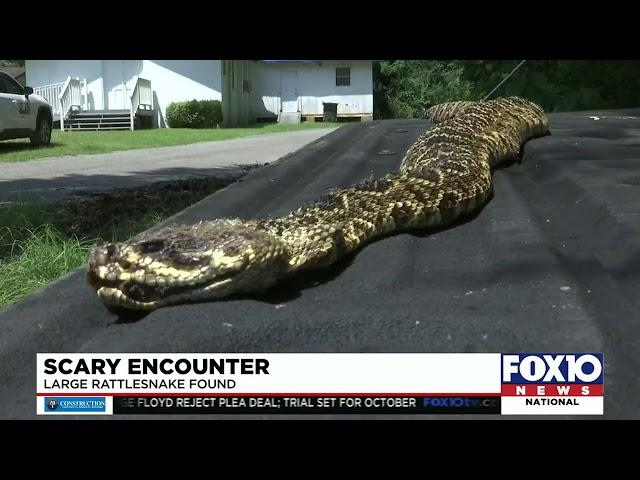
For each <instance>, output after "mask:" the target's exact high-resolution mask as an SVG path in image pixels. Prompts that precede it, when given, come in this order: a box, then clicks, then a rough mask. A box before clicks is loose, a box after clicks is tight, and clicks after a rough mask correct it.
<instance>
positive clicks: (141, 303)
mask: <svg viewBox="0 0 640 480" xmlns="http://www.w3.org/2000/svg"><path fill="white" fill-rule="evenodd" d="M285 253H286V252H285V247H284V246H283V244H282V243H281V242H280V241H279V240H277V239H276V238H275V237H274V236H272V235H270V234H269V233H267V232H266V231H264V230H261V229H260V228H258V227H257V225H256V224H249V223H243V222H241V221H238V220H217V221H212V222H201V223H199V224H195V225H189V226H185V225H183V226H168V227H164V228H163V229H160V230H158V231H155V232H152V233H148V234H145V235H144V236H141V237H139V238H138V239H137V241H135V242H131V243H107V244H100V245H95V246H94V247H93V248H92V250H91V252H90V255H89V268H88V272H87V281H88V283H89V284H90V285H91V286H92V287H93V288H94V289H95V290H96V291H97V293H98V297H99V298H100V299H101V300H102V302H103V303H104V304H105V305H107V306H108V307H115V308H124V309H130V310H154V309H156V308H158V307H161V306H165V305H170V304H175V303H181V302H184V301H194V300H208V299H216V298H221V297H226V296H228V295H232V294H235V293H243V292H252V291H259V290H264V289H267V288H268V287H270V286H271V285H272V284H273V283H275V281H276V280H277V279H278V277H279V276H280V274H281V273H283V272H284V271H285V269H286V268H287V262H286V260H285V257H286V255H285Z"/></svg>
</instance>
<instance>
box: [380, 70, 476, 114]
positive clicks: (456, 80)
mask: <svg viewBox="0 0 640 480" xmlns="http://www.w3.org/2000/svg"><path fill="white" fill-rule="evenodd" d="M376 73H377V75H376V76H377V77H378V79H379V81H380V83H381V86H382V88H381V90H380V91H379V92H377V98H376V100H374V102H375V103H376V104H377V106H378V111H377V116H378V118H411V117H420V116H421V115H422V112H423V110H424V108H425V107H428V106H431V105H435V104H437V103H441V102H447V101H451V100H469V99H471V98H472V84H471V82H469V81H467V80H465V79H464V78H463V73H464V70H463V68H462V67H461V66H460V65H458V64H457V63H455V62H445V61H431V60H394V61H388V62H382V63H380V64H379V67H378V70H377V71H376Z"/></svg>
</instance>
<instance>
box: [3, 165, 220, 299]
mask: <svg viewBox="0 0 640 480" xmlns="http://www.w3.org/2000/svg"><path fill="white" fill-rule="evenodd" d="M228 183H229V181H226V180H224V181H223V180H219V179H215V178H210V179H206V178H205V179H192V180H183V181H177V182H175V181H174V182H167V183H164V184H159V185H151V186H145V187H139V188H134V189H126V190H117V191H113V192H107V193H100V194H95V195H92V196H89V197H81V198H76V199H70V200H67V201H65V202H62V203H58V204H45V203H37V202H34V201H21V202H15V203H11V204H9V205H5V206H1V207H0V308H2V307H3V306H5V305H8V304H11V303H13V302H15V301H17V300H19V299H20V298H22V297H24V296H25V295H27V294H28V293H30V292H31V291H33V290H35V289H37V288H39V287H42V286H44V285H46V284H48V283H50V282H52V281H54V280H55V279H57V278H59V277H61V276H62V275H65V274H67V273H69V272H71V271H73V270H75V269H76V268H78V267H80V266H81V265H84V264H86V262H87V257H88V252H89V249H90V248H91V246H92V245H93V244H94V243H96V242H97V241H100V240H103V241H107V242H120V241H125V240H127V239H129V238H131V237H132V236H134V235H137V234H138V233H140V232H142V231H144V230H147V229H149V228H150V227H151V226H153V225H155V224H157V223H158V222H160V221H162V220H163V219H165V218H168V217H170V216H172V215H174V214H175V213H177V212H179V211H181V210H183V209H184V208H186V207H188V206H189V205H192V204H193V203H195V202H197V201H199V200H201V199H202V198H204V197H206V196H208V195H210V194H211V193H213V192H215V191H216V190H219V189H220V188H222V187H224V186H226V185H227V184H228Z"/></svg>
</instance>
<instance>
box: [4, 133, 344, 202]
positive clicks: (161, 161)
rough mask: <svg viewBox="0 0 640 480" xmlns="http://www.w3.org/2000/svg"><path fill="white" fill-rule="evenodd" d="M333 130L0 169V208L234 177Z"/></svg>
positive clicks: (68, 158) (44, 161)
mask: <svg viewBox="0 0 640 480" xmlns="http://www.w3.org/2000/svg"><path fill="white" fill-rule="evenodd" d="M333 130H335V127H333V128H318V129H315V128H314V129H310V130H302V131H297V132H282V133H274V134H264V135H256V136H252V137H243V138H236V139H232V140H221V141H218V142H200V143H193V144H191V145H177V146H173V147H159V148H141V149H136V150H124V151H119V152H112V153H103V154H98V155H77V156H70V155H69V156H65V157H49V158H42V159H39V160H32V161H28V162H15V163H0V202H3V201H9V200H12V199H16V198H33V197H36V198H40V199H44V200H58V199H60V198H61V197H64V196H66V195H69V194H73V193H78V192H89V191H96V190H105V189H112V188H127V187H134V186H138V185H143V184H149V183H154V182H159V181H167V180H173V179H176V178H192V177H202V176H217V177H225V176H229V177H235V176H237V175H238V173H239V171H240V169H239V168H238V166H240V165H242V166H255V165H256V164H260V165H262V164H263V163H269V162H274V161H276V160H278V159H280V158H282V157H284V156H285V155H288V154H290V153H292V152H294V151H296V150H298V149H300V148H302V147H304V146H305V145H306V144H308V143H310V142H313V141H315V140H317V139H318V138H320V137H322V136H324V135H326V134H327V133H329V132H331V131H333Z"/></svg>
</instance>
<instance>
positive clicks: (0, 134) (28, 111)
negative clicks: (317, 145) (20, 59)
mask: <svg viewBox="0 0 640 480" xmlns="http://www.w3.org/2000/svg"><path fill="white" fill-rule="evenodd" d="M52 126H53V112H52V108H51V105H49V103H47V101H46V100H45V99H44V98H42V97H41V96H39V95H35V94H34V93H33V88H31V87H23V86H22V85H20V84H19V83H18V82H16V81H15V80H14V79H13V78H12V77H11V76H10V75H9V74H7V73H5V72H1V71H0V140H9V139H14V138H29V139H30V140H31V144H32V145H33V146H34V147H44V146H47V145H49V142H50V141H51V127H52Z"/></svg>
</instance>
